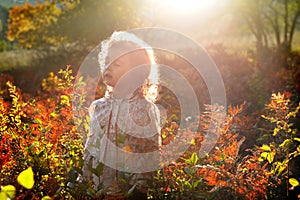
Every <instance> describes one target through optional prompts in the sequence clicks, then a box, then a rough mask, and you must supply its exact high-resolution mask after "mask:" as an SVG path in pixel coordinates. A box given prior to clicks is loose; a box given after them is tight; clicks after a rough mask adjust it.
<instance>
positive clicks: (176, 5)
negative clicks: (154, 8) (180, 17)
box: [161, 0, 218, 14]
mask: <svg viewBox="0 0 300 200" xmlns="http://www.w3.org/2000/svg"><path fill="white" fill-rule="evenodd" d="M161 3H162V4H164V6H166V7H169V8H170V10H173V11H174V12H179V13H182V14H184V13H188V12H193V11H201V12H203V11H204V12H207V11H209V10H211V9H213V8H214V6H216V5H217V3H218V0H161Z"/></svg>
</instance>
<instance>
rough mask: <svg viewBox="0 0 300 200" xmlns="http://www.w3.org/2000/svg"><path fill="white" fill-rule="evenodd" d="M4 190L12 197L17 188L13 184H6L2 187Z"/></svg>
mask: <svg viewBox="0 0 300 200" xmlns="http://www.w3.org/2000/svg"><path fill="white" fill-rule="evenodd" d="M2 191H3V192H4V193H5V194H6V196H8V197H9V198H10V199H13V198H14V197H15V193H16V188H15V186H13V185H6V186H4V187H3V188H2Z"/></svg>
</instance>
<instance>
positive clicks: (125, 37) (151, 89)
mask: <svg viewBox="0 0 300 200" xmlns="http://www.w3.org/2000/svg"><path fill="white" fill-rule="evenodd" d="M118 42H129V43H132V44H134V46H136V47H137V48H136V49H145V50H146V53H147V55H148V58H149V60H150V72H149V76H148V77H147V78H146V80H145V83H144V85H143V86H142V93H143V95H144V97H145V98H146V99H147V100H149V101H152V102H154V101H155V100H156V98H157V95H158V84H159V75H158V69H157V64H156V62H155V57H154V53H153V49H152V47H151V46H150V45H148V44H147V43H146V42H144V41H143V40H141V39H140V38H138V37H137V36H136V35H134V34H132V33H128V32H124V31H116V32H114V33H113V34H112V35H111V37H110V38H108V39H107V40H104V41H103V42H102V43H101V51H100V52H99V54H98V62H99V65H100V70H101V72H102V74H103V73H104V71H105V70H106V69H107V67H108V66H109V64H110V63H107V62H106V60H107V56H108V52H109V49H110V47H111V46H112V45H114V44H117V43H118ZM111 89H112V88H111V87H109V86H108V87H107V94H108V93H109V92H110V91H111Z"/></svg>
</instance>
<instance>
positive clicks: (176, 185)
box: [0, 67, 300, 199]
mask: <svg viewBox="0 0 300 200" xmlns="http://www.w3.org/2000/svg"><path fill="white" fill-rule="evenodd" d="M0 78H1V80H5V81H6V80H11V78H10V77H7V76H4V75H3V76H1V77H0ZM74 81H75V78H74V77H73V76H72V71H71V70H70V68H69V67H67V69H66V70H60V71H59V73H58V75H56V74H54V73H50V74H49V76H48V77H47V78H46V79H44V80H43V81H42V88H43V89H42V90H41V91H39V92H38V93H37V96H35V97H33V96H31V95H27V94H22V93H21V92H20V91H19V89H18V88H16V87H15V86H14V85H13V84H12V83H11V82H7V85H6V86H4V85H1V91H2V92H1V93H0V94H1V99H0V113H1V114H0V131H1V135H0V140H1V148H0V162H1V163H0V170H1V175H0V184H1V185H2V188H1V193H0V197H1V198H2V196H3V195H4V194H5V195H6V196H5V197H8V198H11V197H13V196H15V198H16V199H24V198H30V199H42V198H44V199H47V198H48V199H49V198H50V197H51V198H58V199H60V198H63V199H66V198H69V199H93V198H96V199H97V198H100V197H103V188H98V190H96V189H94V188H93V185H92V182H91V181H89V182H81V181H80V177H81V175H82V164H83V163H82V162H83V161H82V153H83V149H82V143H84V140H85V135H86V134H85V133H86V132H87V131H88V122H89V118H88V115H87V109H86V107H87V106H88V105H89V104H90V102H91V101H92V98H94V97H90V96H88V94H87V93H85V91H86V89H87V88H86V87H91V84H97V83H95V82H93V81H92V79H91V80H89V79H86V80H84V79H83V78H81V77H80V78H78V79H77V80H76V81H77V84H76V86H75V88H73V87H74ZM6 90H7V91H6ZM162 90H164V91H163V92H162V93H163V94H164V97H165V99H159V102H160V103H162V105H164V106H165V105H166V106H167V102H166V99H167V98H169V100H170V101H172V102H174V104H175V105H177V102H176V100H175V99H174V96H172V94H171V93H170V91H166V89H165V88H162ZM79 94H81V95H79ZM96 95H97V96H102V95H103V85H100V86H99V88H98V91H97V94H96ZM290 97H291V95H290V93H278V94H273V95H272V98H271V102H270V103H269V104H267V105H266V110H265V114H264V115H263V118H264V119H265V123H263V124H262V123H261V124H260V126H261V128H260V129H258V128H257V126H256V124H257V123H258V121H257V119H252V118H251V117H249V116H245V115H244V114H245V112H244V109H245V106H247V104H246V103H245V102H244V103H242V104H241V105H240V106H235V107H231V106H229V107H228V108H227V113H226V110H225V109H224V108H223V107H222V106H219V105H206V106H205V111H204V112H203V114H202V115H201V116H199V118H191V119H190V120H188V121H187V122H186V124H185V125H184V126H183V128H181V127H179V126H178V124H177V122H178V121H180V120H179V119H178V117H177V116H173V115H172V114H171V113H173V112H175V113H177V112H178V110H177V109H178V108H177V107H176V106H175V108H174V107H167V108H168V110H167V113H166V116H165V117H166V122H165V124H164V127H163V129H162V132H161V133H162V139H163V144H164V146H165V145H167V144H170V143H171V142H176V143H177V145H175V146H174V149H168V148H164V146H163V147H162V159H161V160H162V161H163V160H164V158H168V157H170V156H171V155H172V154H174V153H175V152H178V150H179V149H180V148H181V147H182V145H183V144H187V143H188V144H190V146H189V147H188V150H186V151H185V152H184V153H183V154H182V155H178V159H176V160H173V161H172V162H171V164H169V165H167V166H165V167H164V168H162V169H160V170H158V171H157V172H156V174H155V176H154V177H153V179H152V180H149V187H150V188H149V196H148V198H150V199H265V198H271V199H276V198H285V197H286V196H287V194H286V192H285V191H289V192H294V191H296V190H297V189H298V188H299V181H300V180H299V170H297V169H298V168H297V163H298V162H299V160H298V159H299V156H298V155H299V154H300V151H299V142H300V139H299V138H300V137H299V132H298V131H297V129H296V127H295V123H294V122H295V120H296V119H297V115H298V112H299V109H300V106H297V107H296V106H295V105H293V104H292V101H290V100H289V98H290ZM293 106H294V107H296V108H294V109H292V107H293ZM72 110H73V111H72ZM198 119H199V121H198ZM253 127H254V129H255V130H256V131H258V130H260V131H262V139H261V140H260V141H262V142H263V144H262V145H261V146H256V147H255V148H253V149H251V150H247V152H246V153H245V152H242V153H241V149H242V148H241V146H242V144H243V143H244V141H245V138H244V137H243V136H242V135H244V134H245V132H247V134H254V136H251V137H250V140H251V138H252V139H253V138H255V133H256V132H255V130H252V129H253ZM249 129H251V130H250V131H249ZM266 134H268V135H269V137H266V136H264V135H266ZM209 135H211V136H213V137H207V136H209ZM191 136H192V137H191ZM190 138H192V139H190ZM214 138H217V140H216V141H214ZM247 139H248V137H247ZM246 141H247V140H246ZM215 142H216V143H215ZM210 148H212V149H211V150H210ZM208 152H209V153H208ZM102 167H103V165H99V166H97V167H96V168H95V169H94V168H91V166H90V169H91V171H92V172H93V173H94V174H95V175H97V176H100V175H101V173H102ZM124 184H126V183H125V182H124ZM287 184H290V185H287ZM125 187H127V186H125ZM288 189H289V190H288ZM277 191H281V192H282V191H283V193H280V192H277ZM1 195H2V196H1Z"/></svg>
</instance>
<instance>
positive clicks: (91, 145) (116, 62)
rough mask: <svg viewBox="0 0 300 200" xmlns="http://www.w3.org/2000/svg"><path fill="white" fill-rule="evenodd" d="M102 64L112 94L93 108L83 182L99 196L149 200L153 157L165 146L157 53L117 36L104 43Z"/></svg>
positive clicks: (121, 34) (127, 35)
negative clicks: (136, 196)
mask: <svg viewBox="0 0 300 200" xmlns="http://www.w3.org/2000/svg"><path fill="white" fill-rule="evenodd" d="M98 61H99V64H100V68H101V71H102V75H103V81H104V83H105V84H106V85H107V91H106V94H105V97H103V98H101V99H98V100H96V101H94V102H93V103H92V104H91V106H90V108H89V115H90V130H89V135H88V139H87V141H86V144H85V149H84V150H85V151H84V168H83V177H84V179H85V180H86V181H88V180H92V181H93V184H94V187H95V189H96V190H97V189H99V188H101V187H104V191H105V192H104V193H105V195H106V196H111V197H113V198H117V196H124V195H126V192H127V191H128V190H130V189H131V188H132V190H135V191H137V193H140V194H142V196H143V197H144V198H146V196H147V194H146V193H147V185H146V181H145V180H146V179H147V178H149V177H150V175H151V174H150V173H149V172H150V171H153V166H154V165H157V163H158V162H159V158H157V156H155V157H153V155H152V154H151V152H153V151H159V147H160V145H161V139H160V127H159V123H160V121H159V118H160V115H159V111H158V109H157V107H156V106H155V104H154V103H153V101H154V100H155V98H156V95H157V84H158V83H157V82H158V74H157V69H156V68H155V67H156V65H155V61H154V56H153V51H152V48H150V47H149V45H147V44H146V43H145V42H144V41H142V40H141V39H139V38H138V37H137V36H135V35H134V34H131V33H127V32H114V33H113V34H112V36H111V37H110V38H109V39H108V40H105V41H103V42H102V43H101V52H100V53H99V55H98ZM102 167H103V170H102V172H101V168H102ZM91 168H94V169H100V174H101V175H100V176H96V174H95V173H91ZM124 183H126V184H124Z"/></svg>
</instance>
